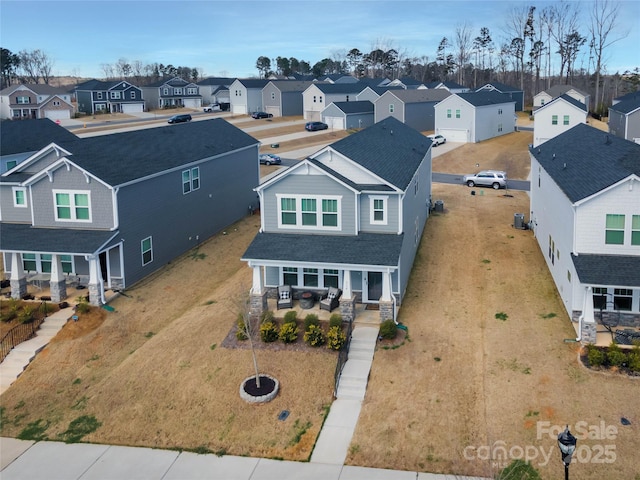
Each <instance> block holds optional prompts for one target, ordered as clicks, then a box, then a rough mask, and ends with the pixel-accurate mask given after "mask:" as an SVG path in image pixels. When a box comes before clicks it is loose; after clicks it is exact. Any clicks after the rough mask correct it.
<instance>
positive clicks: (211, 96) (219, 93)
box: [198, 77, 235, 105]
mask: <svg viewBox="0 0 640 480" xmlns="http://www.w3.org/2000/svg"><path fill="white" fill-rule="evenodd" d="M234 80H235V78H226V77H209V78H205V79H203V80H200V81H199V82H198V89H199V91H200V95H201V96H202V104H203V105H210V104H212V103H229V86H230V85H231V84H232V83H233V81H234Z"/></svg>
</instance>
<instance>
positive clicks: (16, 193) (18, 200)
mask: <svg viewBox="0 0 640 480" xmlns="http://www.w3.org/2000/svg"><path fill="white" fill-rule="evenodd" d="M13 206H14V207H21V208H26V206H27V189H26V188H23V187H13Z"/></svg>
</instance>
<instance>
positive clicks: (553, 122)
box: [551, 115, 558, 125]
mask: <svg viewBox="0 0 640 480" xmlns="http://www.w3.org/2000/svg"><path fill="white" fill-rule="evenodd" d="M557 124H558V115H552V116H551V125H557Z"/></svg>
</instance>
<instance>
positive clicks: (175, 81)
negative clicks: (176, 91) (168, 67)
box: [143, 77, 195, 88]
mask: <svg viewBox="0 0 640 480" xmlns="http://www.w3.org/2000/svg"><path fill="white" fill-rule="evenodd" d="M191 84H192V82H187V81H186V80H183V79H182V78H179V77H173V78H163V79H162V80H159V81H157V82H154V83H150V84H149V85H145V86H144V87H143V88H156V87H162V86H163V85H169V86H170V87H185V86H187V85H191ZM193 85H195V84H193Z"/></svg>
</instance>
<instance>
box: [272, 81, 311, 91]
mask: <svg viewBox="0 0 640 480" xmlns="http://www.w3.org/2000/svg"><path fill="white" fill-rule="evenodd" d="M270 83H272V84H273V85H274V86H275V87H276V88H277V89H278V90H280V91H281V92H304V91H305V90H306V89H307V88H309V86H311V85H313V82H312V81H303V80H271V82H270Z"/></svg>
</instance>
